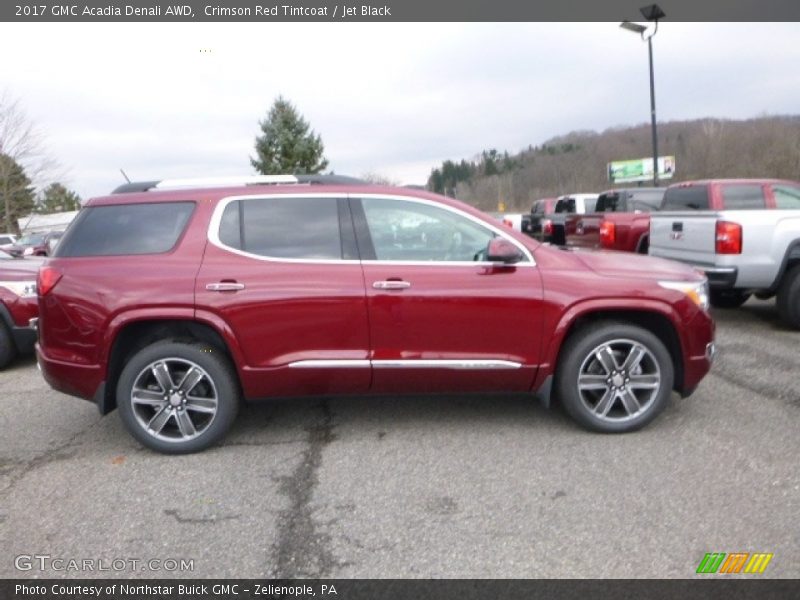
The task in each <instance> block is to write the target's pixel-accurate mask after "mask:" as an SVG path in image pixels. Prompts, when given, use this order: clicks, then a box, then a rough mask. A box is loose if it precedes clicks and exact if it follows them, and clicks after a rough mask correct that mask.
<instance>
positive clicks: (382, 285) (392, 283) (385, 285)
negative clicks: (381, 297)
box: [372, 279, 411, 290]
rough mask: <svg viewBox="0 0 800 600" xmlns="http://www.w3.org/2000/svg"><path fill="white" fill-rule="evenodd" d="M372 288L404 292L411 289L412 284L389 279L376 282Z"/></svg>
mask: <svg viewBox="0 0 800 600" xmlns="http://www.w3.org/2000/svg"><path fill="white" fill-rule="evenodd" d="M372 287H374V288H375V289H376V290H404V289H406V288H410V287H411V283H409V282H408V281H400V280H397V279H387V280H386V281H375V282H374V283H373V284H372Z"/></svg>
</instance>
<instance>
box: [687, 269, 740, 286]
mask: <svg viewBox="0 0 800 600" xmlns="http://www.w3.org/2000/svg"><path fill="white" fill-rule="evenodd" d="M696 268H697V269H700V270H701V271H703V272H704V273H705V274H706V277H708V285H709V286H710V287H712V288H732V287H734V286H735V285H736V277H737V275H738V274H739V271H738V269H737V268H736V267H696Z"/></svg>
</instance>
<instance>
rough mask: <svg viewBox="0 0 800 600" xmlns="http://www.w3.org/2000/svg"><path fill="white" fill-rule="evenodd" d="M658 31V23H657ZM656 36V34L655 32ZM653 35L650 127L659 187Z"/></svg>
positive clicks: (650, 44)
mask: <svg viewBox="0 0 800 600" xmlns="http://www.w3.org/2000/svg"><path fill="white" fill-rule="evenodd" d="M656 30H658V22H656ZM653 35H655V32H653ZM653 35H651V36H650V37H648V38H647V51H648V54H649V55H650V125H651V129H652V131H653V187H658V133H657V131H656V78H655V75H654V71H653Z"/></svg>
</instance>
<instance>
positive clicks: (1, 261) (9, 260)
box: [0, 250, 41, 369]
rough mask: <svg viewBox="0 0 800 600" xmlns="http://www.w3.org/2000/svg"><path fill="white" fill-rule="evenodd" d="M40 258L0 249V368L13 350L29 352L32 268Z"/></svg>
mask: <svg viewBox="0 0 800 600" xmlns="http://www.w3.org/2000/svg"><path fill="white" fill-rule="evenodd" d="M40 264H41V262H40V261H36V260H29V259H22V258H14V257H13V256H11V255H10V254H8V253H7V252H3V251H2V250H0V369H2V368H4V367H5V366H6V365H8V363H9V362H11V360H12V359H13V358H14V357H15V356H16V355H17V354H25V353H31V352H33V344H34V342H35V341H36V331H35V330H34V329H33V328H31V326H30V320H31V319H33V318H36V315H37V314H38V312H39V306H38V303H37V299H36V272H37V271H38V270H39V265H40Z"/></svg>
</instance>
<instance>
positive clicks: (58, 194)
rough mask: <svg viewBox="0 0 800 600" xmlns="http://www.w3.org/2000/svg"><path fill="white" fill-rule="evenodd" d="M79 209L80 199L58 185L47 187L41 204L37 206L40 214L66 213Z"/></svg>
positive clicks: (53, 184) (52, 184)
mask: <svg viewBox="0 0 800 600" xmlns="http://www.w3.org/2000/svg"><path fill="white" fill-rule="evenodd" d="M80 207H81V198H80V196H78V194H76V193H75V192H73V191H72V190H68V189H67V188H66V187H64V186H63V185H61V184H60V183H51V184H50V185H49V186H47V189H45V191H44V195H43V196H42V203H41V205H40V206H39V212H41V213H45V214H48V213H55V212H67V211H71V210H78V209H79V208H80Z"/></svg>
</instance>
